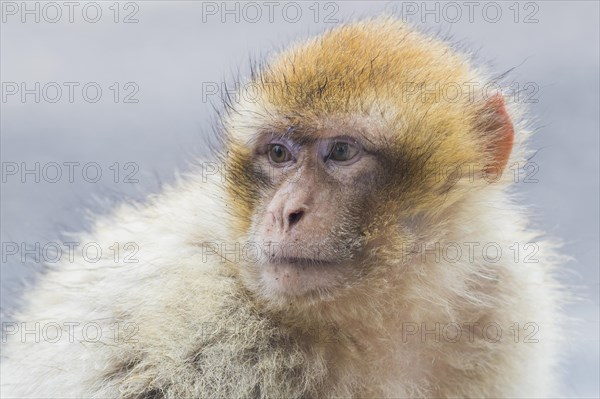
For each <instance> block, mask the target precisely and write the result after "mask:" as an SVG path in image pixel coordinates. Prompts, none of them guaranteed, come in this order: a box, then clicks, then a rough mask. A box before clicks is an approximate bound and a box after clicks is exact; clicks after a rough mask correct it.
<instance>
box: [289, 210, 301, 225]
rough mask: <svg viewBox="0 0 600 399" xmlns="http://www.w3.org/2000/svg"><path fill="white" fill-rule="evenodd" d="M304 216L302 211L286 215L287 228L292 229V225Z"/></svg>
mask: <svg viewBox="0 0 600 399" xmlns="http://www.w3.org/2000/svg"><path fill="white" fill-rule="evenodd" d="M302 216H304V211H297V212H292V213H290V214H289V215H288V226H289V227H292V226H293V225H294V224H296V223H298V222H299V221H300V219H302Z"/></svg>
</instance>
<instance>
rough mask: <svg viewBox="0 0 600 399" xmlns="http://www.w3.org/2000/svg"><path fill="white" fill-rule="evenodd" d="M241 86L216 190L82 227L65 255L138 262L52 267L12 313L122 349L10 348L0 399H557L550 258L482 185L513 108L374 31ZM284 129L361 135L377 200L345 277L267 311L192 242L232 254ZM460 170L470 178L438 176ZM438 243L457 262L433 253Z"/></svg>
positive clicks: (183, 188)
mask: <svg viewBox="0 0 600 399" xmlns="http://www.w3.org/2000/svg"><path fill="white" fill-rule="evenodd" d="M252 79H253V80H252V82H253V87H254V88H257V87H258V89H259V92H260V95H259V96H258V97H257V96H253V100H250V99H248V98H245V97H244V96H241V98H242V101H241V102H240V103H239V104H232V105H231V106H230V107H229V112H228V115H227V117H226V118H225V120H224V122H223V128H224V132H225V133H226V140H225V141H226V142H227V148H226V149H225V150H223V153H222V154H221V157H222V158H223V159H224V160H225V162H226V163H227V168H226V172H227V174H226V176H227V181H226V182H225V184H223V183H222V182H221V180H220V178H221V176H216V177H212V178H210V179H209V181H208V182H206V181H205V180H204V179H203V177H204V176H201V175H200V173H198V174H191V175H190V176H188V177H187V178H186V179H184V180H182V181H180V182H178V183H177V184H176V185H175V186H174V187H172V188H169V189H166V190H165V191H164V192H163V193H162V194H160V195H158V196H156V197H154V198H152V199H151V200H149V201H148V202H147V204H145V205H137V206H133V205H123V206H121V207H119V208H118V209H116V210H115V212H114V214H113V215H111V216H109V217H98V218H97V220H96V222H95V225H94V228H93V231H92V232H91V233H89V234H82V235H81V237H80V240H79V241H81V242H92V241H93V242H96V243H99V245H101V246H102V247H103V248H104V247H106V248H109V247H111V245H113V244H114V242H115V241H118V242H120V243H127V242H135V243H137V244H138V245H139V253H138V260H139V262H138V263H123V262H120V263H119V264H117V265H115V260H114V259H113V257H112V252H109V251H107V254H105V256H104V257H103V258H102V259H101V260H100V261H99V262H97V263H93V264H90V263H89V262H86V261H85V260H84V259H81V258H76V259H75V260H74V261H73V262H61V263H57V264H56V265H54V266H52V267H51V268H49V271H48V273H46V274H45V275H44V276H43V277H41V278H40V282H39V287H37V289H36V290H34V291H32V292H31V293H30V294H29V295H28V297H27V298H26V301H25V304H24V307H23V310H22V311H21V312H20V313H19V314H17V315H15V320H17V321H19V322H26V321H28V322H35V321H39V320H44V321H55V320H76V321H79V322H80V323H81V324H80V325H79V326H76V327H75V328H74V329H73V331H72V335H73V336H74V337H80V336H81V332H82V328H83V326H84V325H85V323H86V322H88V321H93V322H94V323H97V325H99V326H100V327H101V328H102V331H103V334H105V336H111V332H112V331H113V330H114V325H115V324H114V323H121V324H120V325H121V326H123V323H130V324H131V323H133V325H134V326H135V327H136V330H135V331H136V334H135V336H134V337H133V338H134V339H133V340H125V341H123V340H121V341H118V342H109V343H106V342H101V343H94V342H80V341H77V342H75V343H73V342H68V341H61V342H60V343H58V344H57V343H49V342H29V341H25V342H23V341H20V340H19V338H20V337H19V336H16V335H12V336H10V337H9V340H8V343H7V344H6V346H5V348H3V355H4V356H5V359H3V364H2V396H4V397H6V396H10V397H19V396H27V395H29V396H34V397H123V398H132V399H133V398H159V397H167V398H180V397H182V398H183V397H185V398H192V397H196V398H208V397H210V398H213V397H214V398H221V397H223V398H225V397H227V398H241V397H244V398H245V397H257V398H258V397H260V398H283V397H285V398H288V397H289V398H292V397H293V398H306V397H390V398H392V397H393V398H399V397H440V398H441V397H444V398H446V397H477V398H479V397H490V398H491V397H493V398H497V397H547V396H549V395H557V391H555V390H554V386H555V382H556V370H555V363H556V359H557V352H558V348H559V346H558V344H557V342H558V337H559V326H560V312H559V310H558V307H559V303H560V300H561V298H562V294H561V292H560V290H559V288H557V285H556V284H555V283H554V280H553V277H552V272H551V270H552V268H553V267H555V266H556V265H557V264H558V263H559V262H560V258H558V257H556V256H555V255H556V254H555V252H554V249H553V245H552V244H551V243H550V242H548V241H546V240H543V239H540V236H539V234H538V233H537V232H535V231H532V230H530V228H529V227H528V223H527V218H526V216H527V215H526V212H525V211H524V210H523V209H522V206H521V205H520V204H518V203H516V202H515V201H514V200H513V199H512V198H511V196H510V195H509V193H508V192H507V186H508V184H509V183H510V177H509V176H507V174H504V175H503V176H502V178H500V179H499V181H497V182H494V183H493V184H489V182H488V181H487V180H486V179H485V178H483V177H482V174H483V172H482V170H484V169H485V168H487V167H488V166H489V165H492V166H494V165H499V166H503V164H504V163H505V162H506V161H507V158H508V153H509V151H510V146H511V144H512V133H513V125H514V134H515V138H516V142H517V145H516V147H515V151H513V153H512V155H511V158H510V159H511V160H515V161H517V160H521V159H522V158H521V157H522V155H523V154H524V152H523V151H524V150H523V148H524V147H522V146H521V145H520V143H521V142H522V141H523V138H524V137H526V136H527V131H526V130H524V129H523V127H522V126H521V124H520V123H518V120H517V119H518V118H517V117H516V114H515V110H516V107H515V106H514V105H511V104H508V105H506V108H507V109H505V105H504V101H503V100H502V99H501V97H493V98H492V99H486V98H485V96H484V95H483V94H482V93H481V91H480V90H479V89H480V88H481V87H483V86H484V85H485V83H486V82H485V80H484V78H483V77H481V76H480V75H479V72H477V70H475V69H474V68H473V67H472V66H471V65H470V62H469V61H468V60H467V58H466V57H465V56H463V55H461V54H459V53H457V52H455V51H454V50H453V49H452V48H451V47H450V46H449V45H448V44H446V43H443V42H441V41H439V40H437V39H435V38H430V37H427V36H424V35H422V34H420V33H418V32H416V31H414V30H413V29H412V28H410V27H408V26H406V25H404V24H402V23H400V22H399V21H396V20H394V19H393V18H390V17H383V18H375V19H370V20H365V21H362V22H358V23H352V24H347V25H341V26H339V27H336V28H334V29H332V30H330V31H328V32H326V33H324V34H323V35H321V36H318V37H316V38H314V39H311V40H308V41H306V42H302V43H299V44H297V45H295V46H293V47H291V48H290V49H289V50H287V51H285V52H283V53H282V54H280V55H278V56H277V57H276V58H275V59H274V60H273V61H272V62H270V63H269V64H268V65H266V66H264V68H262V69H261V70H260V71H257V72H256V73H254V74H253V77H252ZM473 83H477V84H478V85H477V86H476V87H478V88H479V89H476V90H471V89H469V87H473V85H472V84H473ZM452 87H454V88H456V87H458V90H459V91H458V96H455V95H452V94H450V93H451V92H450V91H449V89H451V88H452ZM453 93H455V92H453ZM256 98H258V100H256ZM508 115H510V116H511V117H512V124H511V123H510V117H509V116H508ZM290 128H291V130H290V131H296V132H297V133H295V134H298V135H299V137H300V138H302V137H306V138H309V137H310V136H311V135H317V134H327V132H330V131H335V132H337V133H338V134H339V133H340V131H342V132H343V131H344V129H352V130H353V131H358V132H360V134H361V135H362V136H363V137H364V138H365V141H366V142H367V143H371V144H372V145H373V148H374V150H373V151H374V152H375V153H377V154H378V156H379V158H378V159H380V160H381V165H380V166H378V167H379V168H380V169H378V170H379V171H380V173H379V175H378V176H375V177H376V179H379V180H378V181H379V182H380V183H381V185H380V187H379V188H378V191H377V192H376V193H374V194H376V195H374V198H376V199H377V201H376V202H377V204H375V205H374V206H373V207H372V208H371V209H369V210H368V211H365V212H362V214H361V215H359V216H361V217H362V218H364V219H367V218H369V217H371V218H372V223H370V224H368V225H367V226H366V227H365V229H364V232H362V233H363V235H362V237H364V240H365V242H367V243H368V244H367V247H366V248H367V251H366V256H365V257H363V258H362V260H361V262H362V263H361V264H359V265H353V266H354V267H356V269H355V270H356V279H355V280H353V281H352V282H351V283H348V284H347V285H346V286H344V287H342V288H341V289H339V290H337V291H332V292H328V293H323V295H321V296H316V297H312V298H311V300H305V299H302V300H300V299H299V300H298V301H297V302H294V301H293V300H289V298H280V300H279V301H275V300H273V301H269V300H266V299H265V296H264V295H263V294H265V293H264V292H261V291H259V290H257V289H256V286H255V285H252V284H251V283H249V280H248V279H246V280H245V278H249V277H248V276H247V275H245V274H244V273H245V272H244V270H246V269H247V268H248V267H247V266H248V265H247V262H245V261H244V260H241V261H240V259H239V258H236V256H235V255H231V254H229V255H228V254H223V253H217V252H218V251H212V250H210V251H209V250H207V248H208V246H207V244H210V245H211V246H210V248H211V249H212V248H214V247H216V248H220V249H221V250H222V251H229V252H231V251H232V250H233V251H234V252H236V248H237V247H236V244H237V245H239V244H240V243H242V244H243V242H244V240H245V239H246V238H247V237H248V234H249V231H250V230H251V229H252V227H253V219H252V217H253V215H254V214H255V210H256V208H257V206H259V203H260V201H262V200H264V198H263V197H264V196H265V194H264V192H265V189H266V188H268V186H269V183H268V182H267V181H265V179H262V180H261V175H260V174H258V173H257V172H256V170H255V168H254V167H253V166H254V165H253V157H254V156H255V154H254V152H253V144H254V140H255V137H256V134H257V132H261V131H270V130H276V131H284V132H285V131H287V130H288V129H290ZM323 132H325V133H323ZM466 163H469V164H473V165H475V166H474V167H473V169H471V170H473V171H474V173H466V171H467V170H469V169H463V175H460V176H459V178H458V179H456V181H453V182H451V183H449V181H448V179H447V176H444V178H439V174H438V173H437V172H440V171H442V170H443V168H445V167H452V166H458V165H464V164H466ZM530 242H533V243H535V245H536V246H537V252H536V254H535V255H536V258H535V259H536V260H537V262H532V263H525V264H524V263H522V258H521V261H516V260H514V258H513V253H512V252H510V248H514V245H515V243H517V244H518V245H519V248H520V249H521V250H523V245H524V244H526V243H530ZM490 243H493V244H495V245H497V246H498V247H500V248H501V249H502V250H503V251H504V252H503V254H502V256H501V257H500V259H499V260H498V259H496V258H495V257H494V256H488V253H487V252H483V251H482V248H485V247H486V245H488V244H490ZM467 244H468V245H467ZM457 246H458V247H460V248H462V251H463V252H462V256H460V258H459V259H457V258H456V256H455V254H453V253H452V252H450V253H449V252H448V249H449V248H456V247H457ZM436 248H437V249H436ZM439 248H441V250H440V249H439ZM469 248H471V249H473V251H470V250H469ZM238 251H239V250H238ZM238 255H239V253H238ZM492 255H493V253H492ZM232 258H233V259H232ZM448 258H450V260H448ZM254 266H255V267H256V265H254ZM258 266H260V265H258ZM349 266H351V265H349ZM325 294H328V295H325ZM449 326H450V327H449ZM489 326H492V327H493V328H491V329H490V328H488V327H489ZM457 327H458V328H459V329H460V330H461V331H462V333H461V334H460V335H457ZM448 328H450V329H449V330H448ZM498 328H500V330H501V331H500V334H501V336H500V338H499V339H497V340H496V338H498V333H497V329H498ZM532 331H534V332H535V334H534V335H533V336H532V335H531V334H532ZM490 336H491V337H490ZM490 338H492V339H490ZM528 338H529V339H530V341H527V339H528Z"/></svg>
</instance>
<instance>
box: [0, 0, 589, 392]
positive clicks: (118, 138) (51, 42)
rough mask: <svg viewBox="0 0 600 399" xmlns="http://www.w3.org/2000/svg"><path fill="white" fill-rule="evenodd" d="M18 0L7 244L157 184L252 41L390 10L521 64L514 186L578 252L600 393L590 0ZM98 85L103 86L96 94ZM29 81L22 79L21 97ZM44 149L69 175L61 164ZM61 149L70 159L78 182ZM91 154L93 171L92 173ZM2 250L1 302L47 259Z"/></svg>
mask: <svg viewBox="0 0 600 399" xmlns="http://www.w3.org/2000/svg"><path fill="white" fill-rule="evenodd" d="M23 4H25V3H21V2H2V24H1V28H0V34H1V40H0V46H1V52H0V55H1V63H0V67H1V73H0V74H1V81H2V102H1V104H0V105H1V110H0V111H1V125H0V128H1V156H2V167H3V169H2V172H3V176H2V178H3V180H2V184H1V189H2V192H1V197H0V200H1V217H2V225H1V233H2V243H3V244H5V243H8V242H15V243H18V244H20V243H27V245H29V246H30V247H32V246H33V245H35V243H36V242H39V243H41V245H42V246H43V245H44V244H45V243H49V242H60V241H61V236H60V232H61V231H77V230H81V229H83V228H85V226H86V225H87V223H88V222H87V221H86V209H92V210H94V211H98V210H104V209H107V208H110V206H111V205H112V204H114V203H115V202H116V201H119V200H120V199H122V198H124V197H130V198H143V197H144V196H145V195H147V194H148V193H152V192H156V191H158V190H159V189H160V185H161V184H163V183H165V182H170V181H172V180H173V179H174V177H175V175H176V173H177V171H184V170H186V168H187V165H188V162H189V161H190V160H191V159H193V158H194V157H198V156H200V155H202V154H205V153H206V152H207V147H206V143H205V141H204V140H203V137H206V136H207V135H210V134H211V125H212V123H213V121H214V118H215V112H214V110H213V105H212V104H217V105H218V104H219V96H218V95H217V94H215V93H214V91H215V90H214V89H215V88H218V89H219V91H220V92H222V90H221V86H220V84H221V82H223V81H226V82H228V83H229V84H230V86H231V87H233V86H232V84H233V83H234V82H235V81H236V79H237V76H239V77H240V78H241V79H242V81H244V79H245V78H246V77H247V75H248V64H249V63H248V60H249V56H253V57H255V58H261V57H264V56H267V55H269V54H271V53H272V52H273V51H275V50H277V49H280V48H282V47H285V46H286V45H287V44H289V43H291V42H292V41H294V40H297V39H299V38H304V37H306V36H308V35H310V34H314V33H318V32H320V31H322V30H323V29H326V28H327V27H330V26H333V25H335V21H336V20H339V21H344V20H347V19H348V18H358V17H362V16H367V15H376V14H379V13H381V12H382V11H387V12H391V13H394V14H395V15H398V16H400V17H403V18H406V19H408V20H410V21H412V22H414V23H417V24H419V25H424V26H425V28H426V29H430V30H431V31H433V32H439V33H441V34H442V35H444V36H451V37H452V38H453V40H455V41H457V42H460V43H461V44H462V45H464V46H466V47H467V48H469V49H471V50H473V51H475V52H477V58H478V59H481V60H485V61H486V65H488V66H489V67H490V68H492V70H494V71H496V72H498V73H502V72H505V71H507V70H509V69H511V68H515V69H514V70H513V71H512V72H511V73H510V75H509V78H508V80H509V81H510V82H513V84H514V85H515V86H513V87H515V88H519V89H521V90H525V94H524V97H523V98H524V99H529V100H533V102H531V103H530V104H529V106H530V108H529V109H530V113H531V115H532V116H533V117H534V118H535V123H534V126H535V127H536V128H537V134H536V135H535V137H534V138H533V140H532V142H531V147H532V148H533V149H539V152H538V153H537V155H536V156H535V158H534V159H533V161H534V162H535V163H536V164H537V165H538V166H539V170H537V173H536V175H535V178H536V179H537V180H538V182H537V183H524V182H522V181H521V182H520V183H519V184H518V185H517V186H518V190H519V191H520V192H521V193H522V198H523V199H524V201H526V202H527V203H529V204H531V205H532V209H533V214H534V219H535V220H536V222H537V223H538V225H539V226H541V227H542V228H543V229H544V230H546V231H547V232H549V233H550V234H551V235H554V236H556V237H559V238H561V239H563V240H564V242H565V247H564V248H565V252H567V253H568V254H569V255H571V256H572V257H573V261H572V262H570V263H569V264H568V265H566V266H565V269H564V270H561V278H562V279H563V280H564V281H565V282H567V283H568V284H570V285H571V286H572V287H573V291H574V292H575V293H576V294H577V296H579V298H580V299H579V300H578V302H577V303H575V304H573V305H571V306H569V307H568V309H567V311H568V313H569V315H570V316H572V317H573V318H574V321H573V322H572V323H570V324H569V328H570V329H571V332H570V333H569V334H568V335H569V336H570V337H571V338H570V342H569V343H568V353H566V355H565V367H564V368H565V377H564V385H565V387H566V393H567V394H569V395H570V396H572V397H598V395H599V393H598V373H599V369H598V356H599V355H598V347H599V345H598V342H599V339H598V334H599V333H598V312H599V311H598V309H599V308H598V303H599V301H598V289H599V274H598V270H599V256H598V241H599V237H598V227H599V215H598V209H599V200H598V193H599V187H598V185H599V183H598V180H599V176H598V170H599V165H598V158H599V156H598V151H599V143H598V137H599V101H598V99H599V91H600V89H599V55H598V52H599V43H598V41H599V36H600V33H599V28H598V24H599V22H598V21H599V18H600V16H599V7H598V4H599V3H598V2H596V1H581V2H578V1H536V2H520V3H516V2H498V3H493V4H490V3H488V2H475V5H473V6H471V7H472V8H471V9H470V10H469V8H468V6H466V5H464V3H463V2H456V3H452V5H451V6H448V5H447V4H448V3H434V2H427V3H423V2H420V1H419V2H368V3H367V2H358V1H347V2H339V1H338V2H323V3H315V2H296V3H281V2H272V3H270V4H268V3H265V2H256V3H251V4H250V5H248V4H247V3H233V2H231V3H226V4H225V3H222V2H205V3H195V2H189V1H188V2H178V1H169V2H167V1H152V2H120V3H117V6H115V5H114V2H97V3H93V4H91V5H90V4H88V3H78V2H75V4H76V5H75V6H74V8H73V9H72V10H71V11H72V15H71V16H70V15H69V8H67V7H66V6H63V5H62V4H63V3H62V2H59V3H58V4H59V8H56V7H54V6H48V5H47V4H48V3H39V2H38V3H35V2H29V3H26V4H27V6H26V7H27V9H28V10H33V11H31V13H27V12H24V10H23V9H22V6H23ZM36 4H37V5H36ZM55 4H56V3H55ZM36 7H38V8H37V9H36ZM98 10H100V11H101V14H97V12H98ZM498 10H499V11H500V13H498ZM58 11H60V13H61V14H60V15H59V14H58V13H57V12H58ZM428 11H429V12H428ZM457 11H458V12H460V14H458V13H457ZM469 11H471V13H470V12H469ZM36 17H37V18H39V21H36V20H35V19H36ZM70 19H72V22H70ZM136 20H137V21H136ZM36 82H39V84H40V86H39V89H38V90H37V93H38V94H39V97H40V98H39V102H36V98H35V96H36V93H35V92H36V86H35V84H36ZM65 82H73V83H66V84H65ZM22 83H25V85H26V86H24V87H23V86H21V84H22ZM88 83H91V84H88ZM86 84H88V86H87V87H86V90H85V92H84V91H83V88H84V86H85V85H86ZM115 84H116V85H115ZM69 85H71V86H72V87H73V93H72V94H73V96H72V98H69ZM527 85H528V86H527ZM57 86H59V87H61V90H62V96H61V97H60V98H59V99H57V93H58V92H57V91H56V87H57ZM97 87H100V88H101V90H102V94H101V96H100V97H98V101H97V102H93V101H95V97H96V88H97ZM22 89H26V90H30V94H26V95H25V96H24V97H22V96H21V95H22ZM15 90H18V91H15ZM117 91H118V98H115V95H116V94H117ZM71 100H72V101H71ZM115 100H116V101H115ZM132 100H137V102H135V101H132ZM53 101H55V102H53ZM211 103H212V104H211ZM36 162H39V164H40V169H39V173H37V175H38V177H39V182H36V181H35V180H36V172H33V173H31V174H28V175H25V178H24V179H23V178H22V177H21V168H22V167H23V166H25V167H27V168H29V169H33V168H35V163H36ZM52 162H56V163H57V164H58V165H60V166H61V170H62V177H60V178H58V179H55V173H56V168H54V166H53V165H55V164H52ZM65 162H67V163H68V162H75V163H78V164H72V165H74V166H73V171H74V174H73V179H72V180H73V181H72V182H71V181H69V180H70V179H69V175H68V172H69V169H68V166H67V165H68V164H67V165H65V164H64V163H65ZM90 163H95V164H90ZM129 163H131V164H129ZM86 164H89V165H91V166H89V165H88V166H89V167H91V169H89V168H88V169H87V173H86V174H85V178H84V176H83V174H82V169H83V166H84V165H86ZM15 167H17V168H18V170H17V171H16V174H13V172H14V168H15ZM96 167H99V168H100V170H101V172H102V177H101V178H100V179H99V181H97V182H91V181H86V178H87V180H94V176H95V168H96ZM117 170H118V171H119V173H118V174H116V171H117ZM128 176H129V178H130V179H127V177H128ZM131 178H134V179H137V182H131V181H130V180H131ZM53 180H58V181H56V182H52V181H53ZM128 181H129V182H128ZM2 256H3V259H2V265H1V270H0V271H1V280H2V294H1V300H2V313H3V314H6V312H7V311H10V309H12V308H14V306H16V304H17V303H18V299H19V296H20V295H21V293H22V291H23V285H22V282H23V281H25V282H30V281H32V276H33V275H34V272H35V270H36V269H40V268H41V266H40V263H39V262H36V261H35V260H34V261H32V260H31V259H29V260H28V261H27V262H22V261H21V259H20V256H19V254H17V255H10V254H9V251H7V247H5V246H4V247H3V254H2ZM30 258H31V257H30Z"/></svg>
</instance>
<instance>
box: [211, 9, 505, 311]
mask: <svg viewBox="0 0 600 399" xmlns="http://www.w3.org/2000/svg"><path fill="white" fill-rule="evenodd" d="M481 82H483V79H482V78H481V77H480V76H478V72H477V71H476V70H473V69H472V68H471V67H470V64H469V62H468V60H467V59H466V58H465V57H464V56H463V55H461V54H459V53H456V52H455V51H454V50H452V48H451V47H450V46H448V45H447V44H445V43H443V42H441V41H437V40H434V39H431V38H428V37H425V36H423V35H422V34H420V33H418V32H415V31H413V30H412V29H409V28H408V27H407V26H405V25H403V24H402V23H400V22H398V21H395V20H393V19H387V18H380V19H375V20H370V21H365V22H361V23H356V24H349V25H345V26H341V27H337V28H335V29H333V30H330V31H328V32H326V33H325V34H323V35H322V36H320V37H317V38H315V39H312V40H310V41H308V42H305V43H301V44H298V45H296V46H294V47H292V48H291V49H290V50H288V51H286V52H283V53H282V54H280V55H278V56H277V57H276V58H275V59H273V60H272V61H271V62H269V63H268V64H266V65H261V66H259V67H258V68H257V69H255V70H253V72H252V77H251V82H250V84H249V85H248V87H252V89H253V90H254V91H255V93H254V94H256V91H257V92H258V95H253V96H252V98H248V97H249V96H244V95H241V96H240V97H239V98H240V101H239V102H237V103H235V104H229V105H228V107H227V111H228V112H227V115H226V117H225V118H224V121H223V129H224V131H225V132H226V137H227V139H226V142H227V146H226V147H227V150H226V154H224V157H225V162H226V163H227V171H228V173H227V175H228V180H227V192H228V195H229V199H228V201H229V204H230V205H229V207H230V209H231V212H232V215H233V222H232V223H233V224H234V228H235V231H236V232H238V234H239V238H240V240H243V241H249V242H252V243H254V245H256V246H257V248H260V250H259V254H260V256H256V257H253V259H252V261H244V260H242V262H241V263H240V264H239V265H238V266H239V269H240V270H241V272H242V273H243V275H244V276H245V281H246V282H247V284H248V286H249V288H250V289H251V290H253V291H255V292H257V293H259V294H260V295H263V296H264V297H266V298H268V299H271V300H279V299H284V300H287V301H290V300H301V299H307V298H310V299H311V300H312V301H313V302H314V301H315V300H325V299H327V298H332V297H335V296H336V295H342V294H343V293H346V294H349V295H352V293H354V292H362V291H364V290H363V288H364V287H366V286H367V285H366V283H367V282H372V281H380V282H384V281H385V282H390V281H393V280H394V278H396V277H398V276H400V275H401V273H402V270H403V269H404V268H405V264H406V257H405V256H404V252H405V251H406V248H408V246H407V244H410V243H414V242H416V241H419V240H420V239H422V238H423V237H424V236H427V235H431V234H436V226H440V225H441V224H443V223H444V222H445V221H447V220H448V219H449V218H451V217H452V213H453V210H455V209H457V207H460V206H462V205H461V200H462V199H464V198H465V197H468V196H470V195H476V194H475V193H477V192H480V191H482V190H485V189H486V187H487V186H490V184H489V181H490V179H484V178H483V177H482V176H483V175H485V174H488V175H489V173H490V171H494V172H495V173H497V172H499V171H500V172H501V171H502V169H503V168H504V167H505V165H506V163H507V161H508V158H509V155H510V153H511V148H512V142H513V125H512V123H511V120H510V118H509V116H508V113H507V110H506V107H505V104H504V99H503V97H502V96H501V95H500V94H494V95H488V96H487V98H486V96H485V95H484V94H483V93H482V92H481V90H480V88H481V86H479V87H477V86H476V83H481ZM449 88H453V89H454V91H453V92H452V93H450V94H449ZM457 90H458V92H457ZM466 166H468V167H466ZM448 170H451V171H453V172H452V173H448ZM457 171H460V172H457ZM453 173H454V174H453ZM457 173H458V175H457ZM496 184H500V183H496ZM365 289H366V288H365ZM361 290H362V291H361Z"/></svg>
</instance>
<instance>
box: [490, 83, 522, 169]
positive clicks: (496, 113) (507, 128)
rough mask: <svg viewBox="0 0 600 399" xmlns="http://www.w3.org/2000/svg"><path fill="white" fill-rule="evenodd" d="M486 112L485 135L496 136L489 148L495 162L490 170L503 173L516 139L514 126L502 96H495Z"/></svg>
mask: <svg viewBox="0 0 600 399" xmlns="http://www.w3.org/2000/svg"><path fill="white" fill-rule="evenodd" d="M484 112H485V114H486V116H487V121H486V124H485V127H486V132H485V133H486V134H493V135H494V136H495V137H494V138H493V139H492V141H491V144H490V145H489V146H488V151H490V153H491V154H492V155H493V162H492V164H490V165H489V167H488V169H490V170H496V171H498V172H502V171H503V170H504V167H505V166H506V163H507V162H508V158H509V157H510V153H511V151H512V147H513V142H514V139H515V131H514V128H513V124H512V121H511V120H510V116H509V115H508V112H506V107H505V106H504V97H502V95H501V94H496V95H494V97H492V98H490V99H489V100H488V101H487V102H486V104H485V109H484Z"/></svg>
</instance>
